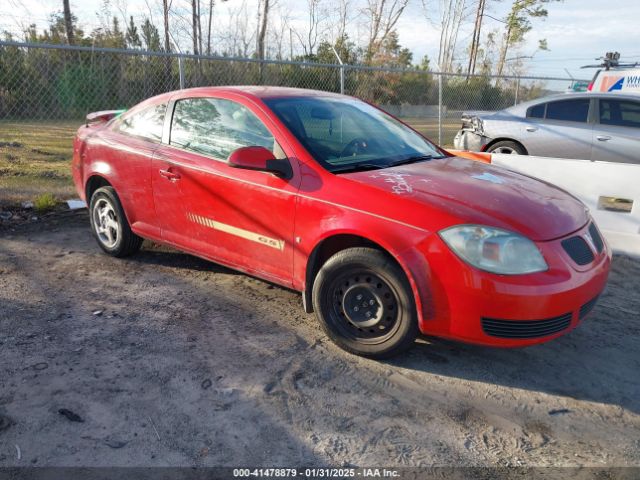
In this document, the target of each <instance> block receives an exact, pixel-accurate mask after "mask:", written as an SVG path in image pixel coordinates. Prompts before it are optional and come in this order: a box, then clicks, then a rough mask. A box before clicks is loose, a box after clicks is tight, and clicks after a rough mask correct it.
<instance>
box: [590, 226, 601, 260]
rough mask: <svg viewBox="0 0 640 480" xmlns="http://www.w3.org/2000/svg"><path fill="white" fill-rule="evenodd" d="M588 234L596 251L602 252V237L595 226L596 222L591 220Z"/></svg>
mask: <svg viewBox="0 0 640 480" xmlns="http://www.w3.org/2000/svg"><path fill="white" fill-rule="evenodd" d="M589 234H590V235H591V239H592V240H593V244H594V245H595V247H596V250H597V251H598V253H602V249H603V248H604V242H603V241H602V237H601V236H600V232H599V231H598V227H596V224H595V223H593V222H591V225H589Z"/></svg>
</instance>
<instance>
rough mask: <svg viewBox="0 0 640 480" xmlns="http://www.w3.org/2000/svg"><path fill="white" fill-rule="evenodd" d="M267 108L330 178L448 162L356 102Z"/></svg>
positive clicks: (309, 101)
mask: <svg viewBox="0 0 640 480" xmlns="http://www.w3.org/2000/svg"><path fill="white" fill-rule="evenodd" d="M264 102H265V103H266V104H267V106H268V107H269V108H270V109H271V110H272V111H273V112H274V113H275V114H276V115H277V116H278V118H279V119H280V120H281V121H282V122H283V123H284V124H285V125H286V126H287V128H288V129H289V130H290V131H291V133H292V134H293V135H295V137H296V138H297V139H298V140H299V141H300V143H302V145H304V147H305V148H306V149H307V150H308V151H309V153H310V154H311V155H312V156H313V157H314V158H315V159H316V160H317V161H318V162H319V163H320V164H321V165H322V166H323V167H324V168H326V169H327V170H329V171H330V172H335V173H338V172H346V171H356V170H365V169H375V168H386V167H390V166H393V165H398V164H401V163H409V162H413V161H422V160H430V159H432V158H440V157H442V156H443V155H442V153H441V152H440V151H439V150H438V149H437V147H436V146H435V145H433V144H432V143H430V142H429V141H427V140H426V139H425V138H423V137H422V136H420V135H419V134H417V133H416V132H414V131H413V130H411V129H410V128H408V127H406V126H405V125H403V124H402V123H400V122H399V121H397V120H396V119H394V118H393V117H391V116H389V115H387V114H385V113H384V112H382V111H380V110H378V109H377V108H374V107H372V106H371V105H369V104H367V103H365V102H361V101H359V100H356V99H352V98H334V97H286V98H266V99H264Z"/></svg>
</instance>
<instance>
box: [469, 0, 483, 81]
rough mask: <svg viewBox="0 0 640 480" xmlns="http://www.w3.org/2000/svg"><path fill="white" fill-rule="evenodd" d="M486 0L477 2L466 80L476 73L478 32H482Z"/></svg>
mask: <svg viewBox="0 0 640 480" xmlns="http://www.w3.org/2000/svg"><path fill="white" fill-rule="evenodd" d="M485 5H486V0H478V8H477V10H476V20H475V23H474V26H473V35H472V36H471V45H470V47H469V66H468V67H467V78H468V76H469V75H473V74H474V73H475V71H476V62H477V60H478V49H479V48H480V32H481V30H482V20H483V19H484V9H485Z"/></svg>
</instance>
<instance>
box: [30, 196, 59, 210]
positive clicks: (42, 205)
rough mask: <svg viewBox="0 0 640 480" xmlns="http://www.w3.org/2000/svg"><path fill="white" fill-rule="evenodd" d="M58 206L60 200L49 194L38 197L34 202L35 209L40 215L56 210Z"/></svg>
mask: <svg viewBox="0 0 640 480" xmlns="http://www.w3.org/2000/svg"><path fill="white" fill-rule="evenodd" d="M57 204H58V200H56V197H54V196H53V195H52V194H51V193H49V192H47V193H43V194H40V195H38V196H37V197H36V199H35V200H34V201H33V208H34V209H35V210H36V212H38V213H46V212H49V211H51V210H53V209H54V208H56V205H57Z"/></svg>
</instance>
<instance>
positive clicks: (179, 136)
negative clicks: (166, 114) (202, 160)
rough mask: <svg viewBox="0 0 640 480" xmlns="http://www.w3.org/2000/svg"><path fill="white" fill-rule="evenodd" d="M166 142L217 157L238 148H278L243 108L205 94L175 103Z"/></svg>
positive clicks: (237, 104) (261, 125)
mask: <svg viewBox="0 0 640 480" xmlns="http://www.w3.org/2000/svg"><path fill="white" fill-rule="evenodd" d="M169 143H170V144H171V145H175V146H176V147H180V148H184V149H185V150H191V151H194V152H197V153H202V154H204V155H208V156H211V157H213V158H215V159H218V160H226V159H227V157H229V154H231V152H233V151H234V150H237V149H238V148H241V147H251V146H260V147H265V148H267V149H269V150H271V151H273V152H274V153H276V152H278V153H279V151H280V148H279V146H277V143H276V141H275V139H274V138H273V135H271V133H270V132H269V130H268V129H267V127H265V125H264V124H263V123H262V122H261V121H260V119H258V117H256V116H255V115H254V114H253V113H252V112H251V111H250V110H249V109H248V108H247V107H245V106H244V105H240V104H239V103H236V102H233V101H231V100H225V99H221V98H208V97H199V98H187V99H184V100H178V101H177V102H176V105H175V110H174V113H173V118H172V120H171V138H170V141H169Z"/></svg>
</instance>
